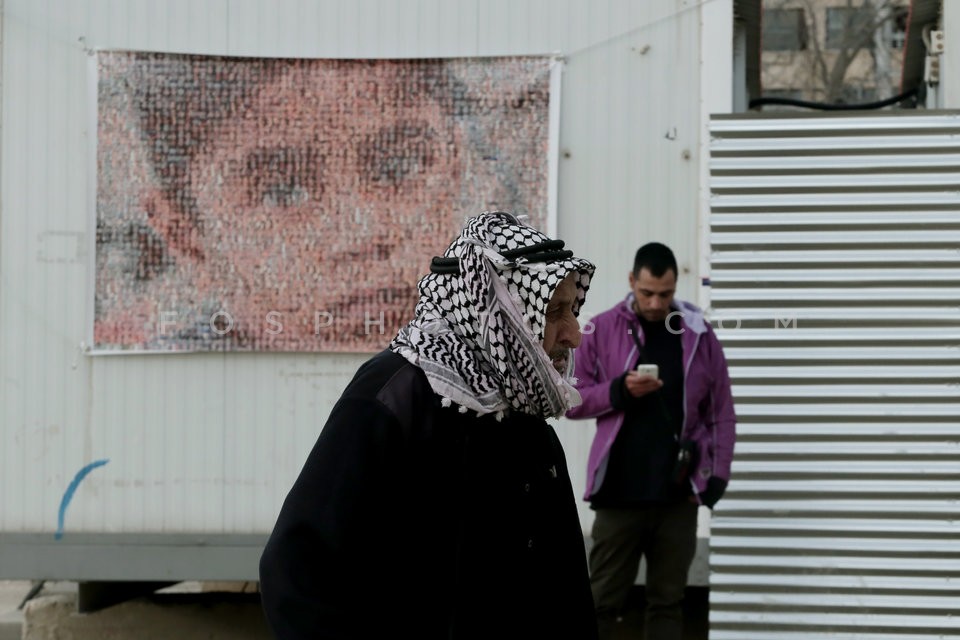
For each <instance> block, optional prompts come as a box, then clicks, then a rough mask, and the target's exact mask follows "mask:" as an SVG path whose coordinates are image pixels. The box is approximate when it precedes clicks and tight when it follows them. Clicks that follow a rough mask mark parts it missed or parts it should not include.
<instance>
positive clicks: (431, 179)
mask: <svg viewBox="0 0 960 640" xmlns="http://www.w3.org/2000/svg"><path fill="white" fill-rule="evenodd" d="M550 80H551V72H550V61H549V60H548V59H546V58H485V59H453V60H369V61H368V60H287V59H254V58H218V57H209V56H185V55H173V54H144V53H129V52H102V53H100V54H98V95H97V196H96V218H97V241H96V242H97V246H96V287H95V289H96V293H95V295H96V301H95V316H94V346H95V348H96V349H97V350H99V351H113V352H116V351H128V350H129V351H188V350H193V351H196V350H257V351H342V352H351V351H359V352H363V351H375V350H378V349H380V348H383V347H384V346H385V345H386V344H387V343H388V342H389V340H390V339H391V338H392V337H393V335H394V334H395V333H396V330H397V329H398V328H399V327H400V326H401V325H402V324H403V323H404V322H406V321H407V320H408V319H409V318H410V317H411V315H412V313H413V308H414V306H415V304H416V300H417V290H416V282H417V280H418V279H419V278H420V277H421V276H422V275H424V274H425V273H426V271H427V266H428V264H429V260H430V257H431V256H432V255H436V254H439V253H440V252H441V251H442V250H443V248H444V247H445V246H446V245H447V244H448V243H449V242H450V241H451V239H452V238H453V237H454V236H455V234H456V233H457V231H458V230H459V228H460V226H461V223H462V221H463V219H464V217H465V216H467V215H474V214H477V213H479V212H480V211H482V210H486V209H502V210H507V211H512V212H516V213H518V214H522V215H527V216H529V218H530V222H531V223H532V224H534V225H536V226H539V227H544V226H545V224H546V219H547V201H548V188H549V186H548V181H549V180H548V178H549V176H548V148H549V142H550V141H549V139H548V138H549V115H550V114H549V112H550V109H549V101H550Z"/></svg>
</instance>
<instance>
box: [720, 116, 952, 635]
mask: <svg viewBox="0 0 960 640" xmlns="http://www.w3.org/2000/svg"><path fill="white" fill-rule="evenodd" d="M711 130H712V134H713V143H712V145H711V146H712V158H711V162H710V166H711V189H712V192H713V199H712V218H711V222H712V238H711V240H712V249H713V255H712V265H713V266H712V274H711V276H712V282H713V291H712V294H711V298H712V306H713V319H714V320H715V321H717V322H719V323H720V324H721V326H722V327H725V328H722V329H720V330H719V335H720V338H721V340H722V341H723V344H724V348H725V350H726V353H727V357H728V360H729V363H730V371H731V377H732V379H733V383H734V389H733V390H734V396H735V398H736V403H737V414H738V416H739V427H738V441H737V447H736V454H735V456H734V465H733V478H732V480H731V483H730V488H729V490H728V492H727V496H726V497H725V499H724V500H723V501H722V502H721V503H720V504H719V506H718V509H717V510H716V511H715V512H714V517H713V535H712V537H711V553H710V560H711V565H712V573H711V595H710V625H711V628H710V637H711V638H712V639H714V640H754V639H756V640H760V639H764V640H766V639H768V638H789V639H796V640H800V639H801V638H802V639H803V640H816V639H818V638H858V639H864V640H866V639H877V640H879V639H881V638H882V639H884V640H894V639H902V640H907V639H910V640H920V639H921V638H923V639H927V638H929V639H933V638H947V637H950V638H955V637H958V636H960V619H958V617H957V615H956V613H957V610H958V602H960V583H958V582H957V576H958V575H960V490H958V486H960V485H958V481H960V418H958V416H960V389H958V381H960V349H958V348H957V345H958V344H960V342H958V341H960V304H958V303H960V253H958V251H957V247H958V246H960V173H958V172H957V167H958V162H960V113H957V112H936V113H924V112H920V113H919V114H905V113H897V114H892V113H889V112H886V113H871V114H864V113H856V114H846V115H843V116H839V117H838V116H823V115H812V116H807V117H803V116H796V117H786V116H780V117H778V116H775V115H770V117H755V118H733V117H731V118H718V119H714V120H713V122H712V127H711ZM738 325H739V328H737V327H738Z"/></svg>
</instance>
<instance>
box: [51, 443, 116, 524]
mask: <svg viewBox="0 0 960 640" xmlns="http://www.w3.org/2000/svg"><path fill="white" fill-rule="evenodd" d="M108 462H110V461H109V460H97V461H95V462H91V463H90V464H88V465H87V466H85V467H84V468H83V469H80V471H77V475H75V476H74V477H73V481H72V482H71V483H70V486H68V487H67V490H66V491H65V492H64V493H63V498H62V499H61V500H60V512H59V514H58V515H57V532H56V533H55V534H54V535H53V537H54V539H56V540H59V539H60V538H62V537H63V518H64V516H66V514H67V506H69V504H70V500H72V499H73V494H74V492H76V490H77V487H78V486H80V482H81V481H83V479H84V478H86V477H87V474H89V473H90V472H91V471H93V470H94V469H96V468H97V467H102V466H103V465H105V464H107V463H108Z"/></svg>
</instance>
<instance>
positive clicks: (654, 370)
mask: <svg viewBox="0 0 960 640" xmlns="http://www.w3.org/2000/svg"><path fill="white" fill-rule="evenodd" d="M637 373H639V374H640V375H642V376H653V377H654V378H656V377H657V376H659V375H660V367H658V366H657V365H655V364H638V365H637Z"/></svg>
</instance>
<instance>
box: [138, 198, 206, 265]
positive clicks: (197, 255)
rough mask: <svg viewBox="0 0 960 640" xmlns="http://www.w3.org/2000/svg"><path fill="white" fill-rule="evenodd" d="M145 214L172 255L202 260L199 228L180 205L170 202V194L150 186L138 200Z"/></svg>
mask: <svg viewBox="0 0 960 640" xmlns="http://www.w3.org/2000/svg"><path fill="white" fill-rule="evenodd" d="M140 206H141V207H142V208H143V211H144V212H145V213H146V214H147V224H148V225H150V227H152V228H153V230H154V231H156V232H157V234H159V235H160V237H161V238H163V242H164V244H166V246H167V249H168V251H169V252H170V253H171V254H173V255H174V256H186V257H189V258H192V259H194V260H203V258H204V255H203V244H202V242H201V240H200V229H198V228H197V226H196V225H195V224H193V223H192V222H191V221H190V220H189V219H188V218H187V216H186V215H185V214H184V212H183V211H182V210H181V208H180V207H177V206H174V204H173V203H171V202H170V196H169V194H168V193H167V192H165V191H164V190H163V189H160V188H159V187H151V188H150V189H149V190H148V191H147V192H146V193H145V194H143V196H142V198H141V200H140Z"/></svg>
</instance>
